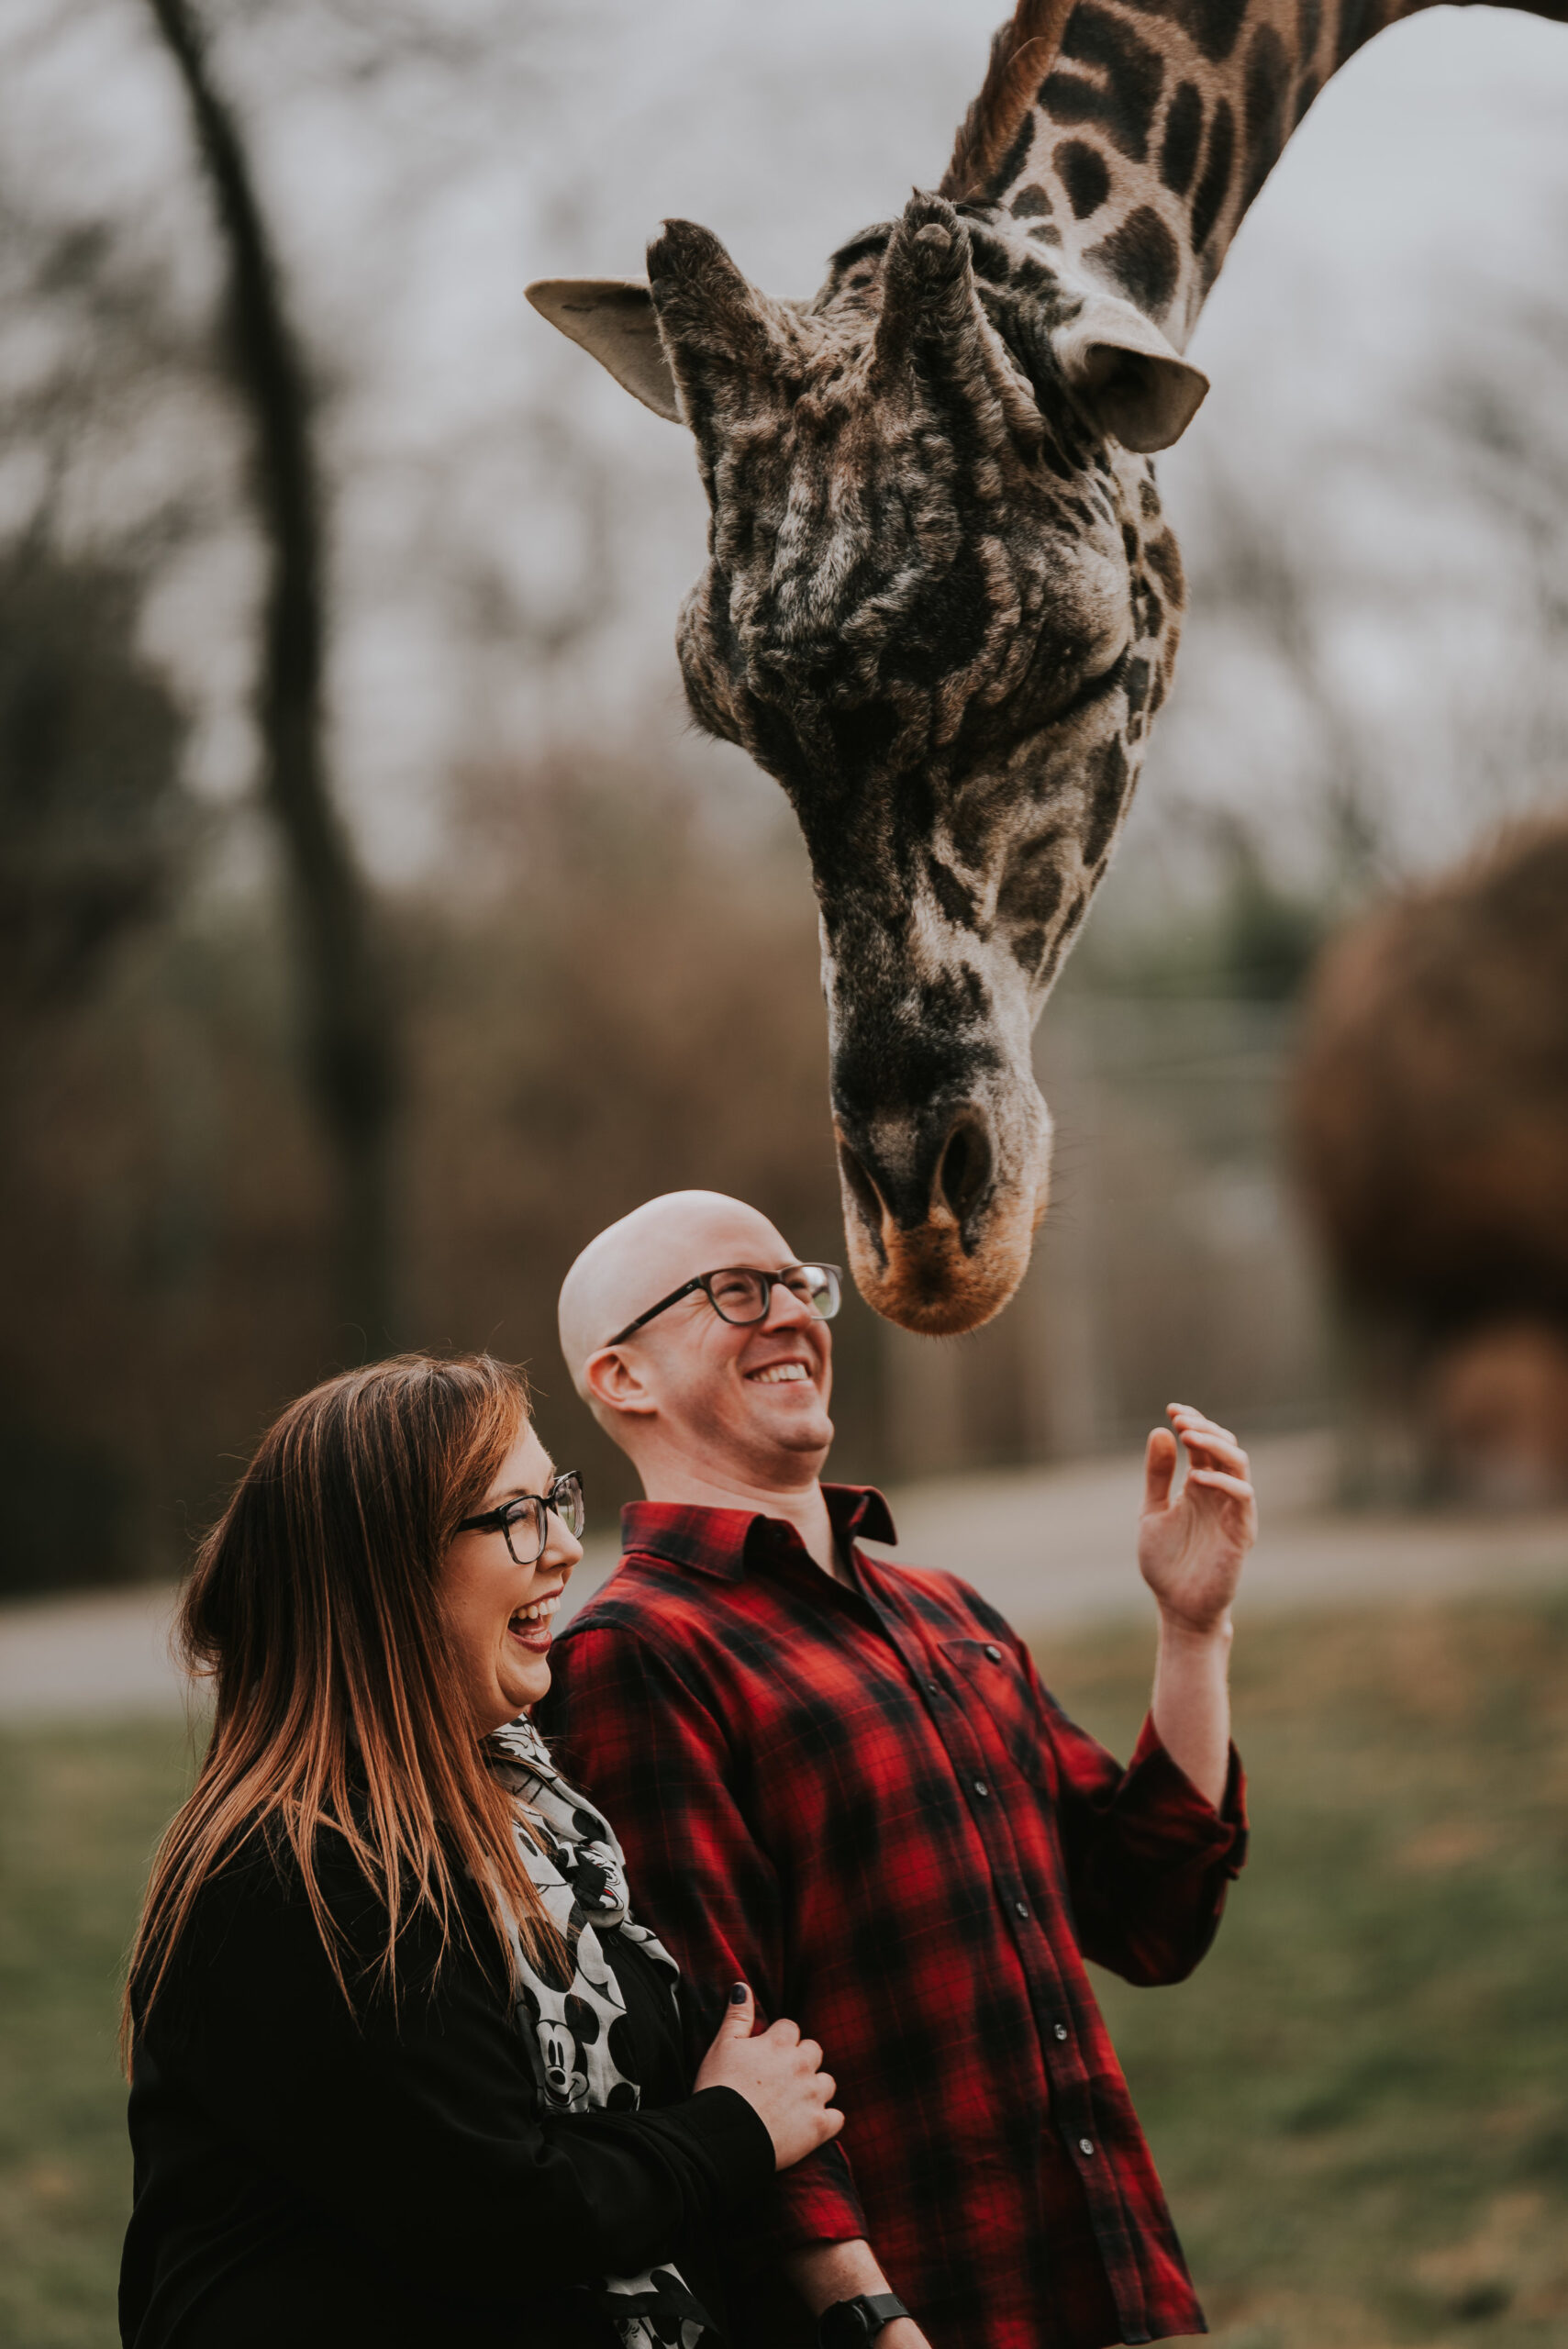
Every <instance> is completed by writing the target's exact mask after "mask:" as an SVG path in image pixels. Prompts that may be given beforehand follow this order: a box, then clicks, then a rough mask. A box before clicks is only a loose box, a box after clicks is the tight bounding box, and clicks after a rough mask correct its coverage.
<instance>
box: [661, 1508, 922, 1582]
mask: <svg viewBox="0 0 1568 2349" xmlns="http://www.w3.org/2000/svg"><path fill="white" fill-rule="evenodd" d="M822 1497H823V1499H824V1500H825V1501H826V1502H827V1504H828V1516H829V1517H830V1518H831V1520H832V1521H833V1531H834V1533H835V1534H836V1535H837V1536H838V1539H839V1541H840V1542H841V1543H842V1544H843V1545H844V1546H845V1547H846V1548H848V1547H850V1546H851V1544H853V1543H854V1542H862V1541H864V1542H891V1543H896V1542H897V1540H898V1536H897V1533H896V1532H895V1530H894V1524H893V1515H892V1512H891V1510H890V1509H889V1508H888V1506H887V1503H886V1502H885V1501H884V1498H883V1497H882V1495H881V1494H880V1493H879V1492H878V1491H877V1489H876V1487H875V1486H873V1485H824V1486H823V1487H822ZM620 1531H621V1548H622V1549H623V1550H636V1551H638V1552H639V1553H641V1554H642V1555H643V1556H644V1557H654V1558H663V1559H666V1560H667V1561H668V1562H669V1563H670V1564H672V1565H676V1566H695V1568H696V1569H697V1571H698V1572H699V1573H701V1574H709V1575H717V1576H718V1577H719V1578H720V1580H721V1581H725V1582H739V1581H740V1578H741V1576H742V1575H744V1574H745V1573H746V1572H747V1570H748V1569H749V1568H750V1567H752V1566H755V1565H757V1564H760V1563H761V1561H762V1559H763V1558H764V1557H765V1556H766V1555H767V1554H768V1553H769V1552H770V1551H773V1552H774V1553H776V1551H777V1549H778V1547H779V1546H781V1545H782V1546H783V1547H784V1548H785V1549H800V1548H801V1547H802V1544H801V1541H800V1536H799V1535H798V1534H797V1533H796V1532H795V1528H794V1527H793V1526H792V1525H790V1524H789V1523H788V1522H787V1521H786V1520H784V1518H782V1517H769V1516H768V1515H767V1514H766V1513H765V1511H763V1510H761V1509H759V1510H756V1511H752V1510H749V1509H743V1508H689V1507H688V1506H687V1505H686V1504H685V1503H684V1502H681V1501H628V1504H627V1506H626V1508H623V1509H622V1511H621V1513H620Z"/></svg>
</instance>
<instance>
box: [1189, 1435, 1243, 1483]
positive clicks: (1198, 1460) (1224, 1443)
mask: <svg viewBox="0 0 1568 2349" xmlns="http://www.w3.org/2000/svg"><path fill="white" fill-rule="evenodd" d="M1182 1442H1184V1444H1185V1445H1186V1447H1187V1450H1188V1452H1189V1453H1191V1454H1192V1459H1193V1465H1194V1466H1195V1467H1200V1466H1201V1467H1205V1468H1207V1467H1212V1466H1214V1465H1215V1464H1219V1465H1221V1466H1223V1467H1226V1468H1229V1470H1230V1471H1231V1473H1232V1474H1233V1475H1237V1476H1245V1475H1246V1474H1247V1472H1248V1470H1249V1468H1250V1466H1251V1463H1250V1461H1249V1460H1248V1458H1247V1455H1246V1453H1244V1452H1243V1451H1242V1449H1241V1447H1240V1444H1239V1443H1236V1442H1231V1441H1230V1440H1229V1439H1228V1438H1225V1437H1222V1436H1217V1435H1198V1434H1197V1433H1196V1432H1195V1431H1193V1430H1191V1429H1187V1428H1184V1429H1183V1431H1182Z"/></svg>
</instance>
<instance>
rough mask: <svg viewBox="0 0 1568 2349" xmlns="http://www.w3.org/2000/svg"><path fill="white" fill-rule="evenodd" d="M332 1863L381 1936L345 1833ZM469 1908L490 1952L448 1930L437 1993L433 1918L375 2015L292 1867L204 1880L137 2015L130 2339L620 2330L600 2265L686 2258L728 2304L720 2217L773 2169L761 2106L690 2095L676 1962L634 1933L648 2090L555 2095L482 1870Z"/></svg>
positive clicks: (484, 2336)
mask: <svg viewBox="0 0 1568 2349" xmlns="http://www.w3.org/2000/svg"><path fill="white" fill-rule="evenodd" d="M319 1868H320V1877H321V1884H322V1889H323V1892H324V1894H325V1896H326V1898H327V1901H328V1908H329V1909H330V1910H331V1913H332V1914H333V1916H334V1918H335V1919H336V1920H337V1921H338V1922H339V1925H340V1926H342V1928H343V1929H344V1931H345V1932H346V1933H347V1934H348V1936H349V1940H350V1944H351V1945H352V1947H353V1948H355V1949H356V1950H358V1951H361V1952H363V1953H369V1952H372V1951H374V1950H375V1949H376V1948H377V1947H378V1946H379V1941H380V1937H379V1936H378V1933H377V1930H376V1929H377V1923H378V1918H380V1919H381V1920H384V1910H381V1909H380V1908H379V1904H378V1903H377V1902H376V1901H375V1899H374V1898H373V1896H372V1894H371V1893H370V1890H369V1887H367V1886H366V1884H365V1882H364V1879H363V1877H362V1876H361V1875H360V1874H359V1871H358V1870H357V1869H356V1868H355V1867H354V1865H353V1864H352V1862H351V1861H350V1859H349V1857H348V1855H347V1853H346V1850H345V1848H344V1846H343V1845H342V1844H341V1843H340V1842H339V1841H338V1840H337V1839H336V1838H331V1837H327V1838H323V1842H322V1850H321V1857H320V1861H319ZM463 1913H464V1917H465V1920H466V1921H467V1922H468V1924H469V1926H470V1928H471V1930H472V1931H473V1936H474V1940H475V1943H477V1947H478V1951H479V1953H480V1954H478V1955H476V1954H474V1952H473V1951H472V1950H471V1949H469V1948H468V1947H467V1946H466V1945H465V1943H464V1942H463V1940H462V1936H461V1934H454V1937H453V1939H452V1942H451V1944H450V1948H449V1951H448V1954H447V1957H446V1960H445V1962H444V1964H443V1965H441V1967H440V1969H439V1974H437V1975H436V1977H435V1986H434V1988H433V1989H432V1988H431V1987H430V1977H431V1975H432V1972H433V1970H434V1958H435V1953H436V1935H435V1932H434V1929H433V1927H432V1926H431V1925H430V1924H429V1923H428V1922H427V1921H425V1920H421V1921H420V1922H419V1923H418V1924H417V1925H416V1926H415V1927H413V1928H412V1929H411V1930H410V1931H409V1932H406V1935H405V1937H404V1940H403V1943H402V1944H401V1945H400V1951H399V1972H400V1976H401V1978H402V1980H403V1982H404V1983H405V1985H406V1987H405V1989H404V1991H403V1993H402V1998H401V2003H400V2009H399V2011H398V2013H397V2014H396V2015H394V2013H393V2012H392V2010H391V2007H390V2004H389V2002H388V2000H387V1999H386V1998H384V1997H382V1996H376V1997H372V1998H368V1999H367V1998H364V1997H363V1996H361V1997H359V1998H357V2001H356V2004H357V2009H358V2013H357V2019H356V2016H354V2015H350V2010H349V2009H348V2006H347V2005H346V2004H345V2001H344V1999H343V1996H342V1993H341V1992H340V1991H339V1988H338V1986H337V1984H336V1982H335V1980H334V1979H333V1976H332V1974H331V1970H330V1968H329V1965H328V1960H327V1956H326V1953H325V1951H324V1950H323V1948H322V1946H321V1942H320V1939H319V1936H318V1935H317V1929H316V1925H315V1923H314V1921H313V1920H312V1917H311V1914H310V1910H309V1909H308V1907H307V1905H306V1899H305V1895H304V1892H303V1890H302V1889H301V1887H300V1886H299V1884H298V1881H297V1877H296V1876H295V1875H294V1874H293V1872H292V1870H290V1869H289V1868H288V1867H286V1866H284V1867H282V1868H280V1867H279V1866H278V1865H274V1864H273V1862H272V1860H271V1859H270V1858H269V1857H268V1856H267V1855H266V1854H262V1853H259V1852H256V1851H254V1850H252V1852H251V1854H250V1856H249V1857H247V1858H246V1859H245V1860H244V1861H242V1862H241V1863H239V1865H234V1866H231V1867H230V1868H228V1870H227V1871H226V1872H224V1873H223V1874H222V1875H221V1876H217V1878H216V1879H212V1880H209V1881H208V1883H207V1884H206V1886H204V1887H203V1889H202V1891H201V1893H200V1895H199V1896H198V1898H197V1901H196V1905H195V1909H194V1911H193V1914H192V1918H191V1921H190V1923H189V1925H188V1926H187V1928H186V1931H185V1932H184V1933H183V1936H182V1938H181V1941H180V1943H179V1946H178V1948H177V1950H176V1953H175V1957H174V1962H173V1964H172V1967H171V1970H170V1973H169V1976H168V1977H167V1978H166V1980H165V1982H164V1984H163V1987H162V1988H161V1990H160V1992H159V1994H158V1998H157V1999H156V2001H155V2003H154V2005H153V2008H152V2011H151V2013H150V2016H149V2017H148V2019H147V2021H146V2024H145V2027H144V2028H143V2029H142V2030H140V2031H139V2032H138V2034H137V2038H136V2043H135V2050H134V2060H133V2081H134V2085H133V2087H132V2089H131V2098H130V2134H131V2143H132V2146H133V2149H134V2152H135V2157H136V2189H135V2204H134V2209H133V2211H132V2215H131V2221H130V2226H129V2230H128V2233H127V2236H126V2243H125V2254H124V2259H123V2262H122V2266H121V2270H120V2337H121V2340H122V2342H123V2343H125V2344H126V2349H251V2345H252V2344H254V2349H281V2344H283V2343H287V2344H288V2349H357V2344H359V2343H363V2344H364V2349H402V2344H404V2343H407V2344H409V2349H415V2345H416V2344H417V2349H443V2344H445V2343H452V2344H453V2349H457V2345H458V2344H460V2343H461V2344H462V2349H501V2344H503V2343H505V2344H506V2349H611V2344H615V2349H618V2342H617V2333H616V2331H615V2329H614V2328H613V2327H612V2326H611V2325H610V2324H609V2323H608V2321H607V2320H606V2318H605V2316H604V2315H603V2314H602V2313H601V2311H600V2309H599V2306H598V2303H597V2300H596V2299H595V2297H594V2296H593V2295H592V2294H591V2293H590V2292H589V2291H588V2290H587V2289H585V2287H588V2286H590V2285H592V2284H593V2283H595V2281H596V2280H597V2279H598V2278H600V2277H604V2276H606V2275H632V2274H636V2273H639V2271H641V2270H642V2269H644V2268H646V2267H648V2266H651V2265H652V2264H656V2263H658V2262H662V2261H666V2260H674V2261H676V2262H677V2263H679V2264H680V2266H681V2268H682V2272H683V2274H684V2275H685V2277H686V2280H687V2281H688V2283H689V2284H690V2285H691V2287H692V2288H693V2289H694V2290H695V2292H696V2293H697V2295H698V2297H699V2298H700V2299H704V2302H705V2305H709V2304H710V2301H709V2289H708V2288H709V2287H710V2277H709V2273H708V2255H709V2254H708V2249H707V2236H708V2232H709V2230H710V2229H711V2228H712V2227H713V2225H714V2223H715V2222H716V2221H719V2220H721V2219H722V2218H723V2217H724V2216H725V2215H726V2214H727V2213H728V2212H729V2211H731V2210H735V2209H738V2208H739V2207H740V2205H741V2204H742V2203H744V2202H745V2201H747V2200H749V2199H751V2197H752V2196H754V2195H755V2194H757V2193H759V2192H761V2191H762V2188H764V2187H765V2186H766V2185H767V2183H768V2181H769V2180H770V2178H771V2177H772V2176H773V2147H772V2143H771V2141H770V2139H769V2137H768V2133H767V2131H766V2130H765V2129H764V2127H763V2126H762V2121H760V2120H759V2118H758V2116H757V2114H756V2113H755V2112H754V2111H753V2110H752V2109H751V2106H750V2105H749V2104H748V2103H747V2102H746V2101H745V2099H744V2098H742V2097H740V2096H738V2095H737V2094H736V2093H735V2092H734V2090H733V2089H730V2088H705V2089H704V2090H702V2091H701V2093H700V2094H698V2095H696V2096H682V2094H681V2091H682V2090H683V2089H684V2086H685V2078H684V2075H683V2074H682V2073H681V2071H680V2068H679V2062H680V2059H679V2055H678V2053H677V2052H676V2049H677V2042H676V2035H675V2024H674V2017H673V2004H672V2001H671V1999H670V1996H669V1991H668V1988H667V1987H665V1982H666V1981H667V1977H660V1976H659V1975H658V1969H656V1968H655V1967H654V1965H653V1964H652V1962H651V1960H650V1959H648V1958H647V1957H646V1956H645V1955H644V1954H642V1953H641V1952H640V1951H639V1950H637V1949H636V1948H635V1946H634V1945H632V1944H630V1943H627V1942H626V1941H625V1940H624V1939H623V1937H622V1936H621V1935H620V1934H619V1933H618V1932H606V1933H605V1934H604V1936H603V1943H604V1948H605V1953H606V1957H607V1959H608V1960H609V1963H610V1964H611V1965H613V1966H614V1968H615V1971H616V1976H617V1980H618V1981H619V1983H620V1985H621V1988H622V1995H623V1996H624V1997H625V1998H626V2000H627V2007H628V2022H629V2024H630V2026H631V2031H632V2034H633V2041H634V2046H635V2054H636V2060H637V2067H638V2071H639V2077H640V2079H641V2081H642V2086H643V2092H644V2098H645V2106H644V2109H643V2110H640V2111H638V2112H631V2113H601V2112H595V2113H586V2114H572V2113H562V2114H553V2113H551V2112H550V2110H549V2107H548V2103H547V2100H546V2099H545V2096H544V2093H543V2088H542V2085H541V2082H540V2080H539V2076H538V2074H537V2067H536V2065H535V2063H534V2062H533V2061H532V2060H531V2053H530V2045H529V2042H530V2040H531V2036H532V2035H531V2034H528V2035H526V2036H525V2034H524V2033H523V2032H521V2031H520V2030H518V2028H517V2025H516V2024H515V2023H514V2021H513V2020H512V2018H511V2015H510V2013H509V2011H508V2001H507V1998H506V1992H505V1990H504V1989H503V1987H501V1984H500V1977H499V1955H498V1953H495V1942H494V1937H493V1935H491V1933H490V1929H489V1927H488V1925H487V1923H486V1921H485V1920H484V1915H483V1911H482V1910H481V1909H480V1908H479V1905H478V1902H477V1899H476V1898H474V1897H473V1892H472V1888H470V1890H469V1892H468V1895H467V1898H466V1900H465V1904H464V1911H463ZM661 2086H662V2087H665V2088H666V2089H671V2088H673V2093H674V2096H675V2097H677V2098H679V2099H680V2100H678V2101H665V2102H664V2104H663V2109H662V2110H648V2109H647V2104H646V2100H647V2099H652V2100H654V2101H658V2100H659V2089H660V2087H661ZM714 2313H715V2314H716V2316H717V2314H718V2311H717V2310H715V2311H714Z"/></svg>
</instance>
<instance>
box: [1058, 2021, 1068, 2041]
mask: <svg viewBox="0 0 1568 2349" xmlns="http://www.w3.org/2000/svg"><path fill="white" fill-rule="evenodd" d="M1056 2036H1057V2037H1058V2039H1065V2038H1066V2036H1067V2025H1066V2024H1065V2023H1064V2022H1059V2023H1058V2024H1057V2026H1056Z"/></svg>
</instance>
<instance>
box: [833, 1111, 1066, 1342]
mask: <svg viewBox="0 0 1568 2349" xmlns="http://www.w3.org/2000/svg"><path fill="white" fill-rule="evenodd" d="M877 1125H878V1131H877V1135H876V1139H875V1141H873V1140H872V1139H871V1137H870V1136H869V1135H861V1136H857V1137H856V1139H855V1140H854V1141H851V1138H850V1136H849V1135H848V1134H847V1133H846V1132H845V1130H844V1128H843V1127H842V1125H840V1126H839V1127H838V1128H837V1141H838V1151H839V1175H840V1188H841V1191H842V1195H843V1203H844V1230H845V1237H846V1241H847V1243H848V1247H849V1253H850V1264H851V1270H852V1272H853V1274H854V1277H855V1285H856V1286H857V1287H858V1288H859V1290H860V1292H861V1294H862V1297H864V1298H865V1300H866V1302H867V1304H868V1305H870V1306H872V1307H873V1309H874V1310H875V1311H876V1312H878V1313H880V1314H882V1315H883V1316H884V1319H887V1320H889V1321H893V1322H895V1323H896V1324H897V1325H898V1327H899V1328H900V1329H905V1330H916V1331H918V1332H920V1333H921V1334H922V1335H925V1336H929V1337H950V1336H954V1335H957V1334H958V1333H960V1332H962V1331H963V1330H976V1329H978V1328H979V1327H980V1325H981V1324H982V1322H984V1321H989V1320H990V1319H991V1318H992V1316H993V1315H994V1314H996V1313H999V1312H1000V1311H1001V1309H1002V1308H1003V1306H1005V1305H1006V1302H1007V1300H1008V1298H1009V1297H1011V1296H1012V1295H1013V1293H1014V1291H1015V1290H1016V1289H1017V1287H1018V1283H1019V1282H1020V1281H1021V1280H1022V1278H1023V1276H1024V1274H1025V1272H1026V1271H1027V1270H1028V1268H1029V1252H1030V1249H1031V1247H1032V1244H1033V1239H1034V1230H1035V1226H1036V1224H1037V1223H1038V1221H1039V1220H1040V1215H1041V1214H1042V1213H1043V1211H1044V1169H1043V1167H1042V1166H1037V1165H1035V1164H1033V1163H1029V1164H1027V1165H1021V1166H1019V1167H1018V1169H1017V1170H1016V1171H1015V1170H1013V1169H1011V1168H1009V1167H1008V1166H1007V1164H1006V1157H1007V1156H1008V1155H1009V1153H1006V1152H1005V1151H1004V1148H1003V1146H1002V1140H1001V1137H1000V1135H999V1134H998V1131H997V1128H996V1124H995V1119H994V1118H993V1117H992V1115H991V1114H990V1112H989V1111H988V1110H987V1109H985V1108H984V1107H983V1106H982V1105H980V1104H978V1103H965V1104H964V1105H963V1107H962V1108H961V1109H959V1110H958V1111H957V1113H956V1114H954V1115H952V1116H951V1117H947V1118H943V1119H939V1120H935V1121H926V1120H911V1121H909V1123H908V1124H907V1125H906V1124H904V1123H903V1122H902V1121H896V1122H895V1121H889V1120H887V1119H879V1120H878V1121H877Z"/></svg>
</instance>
